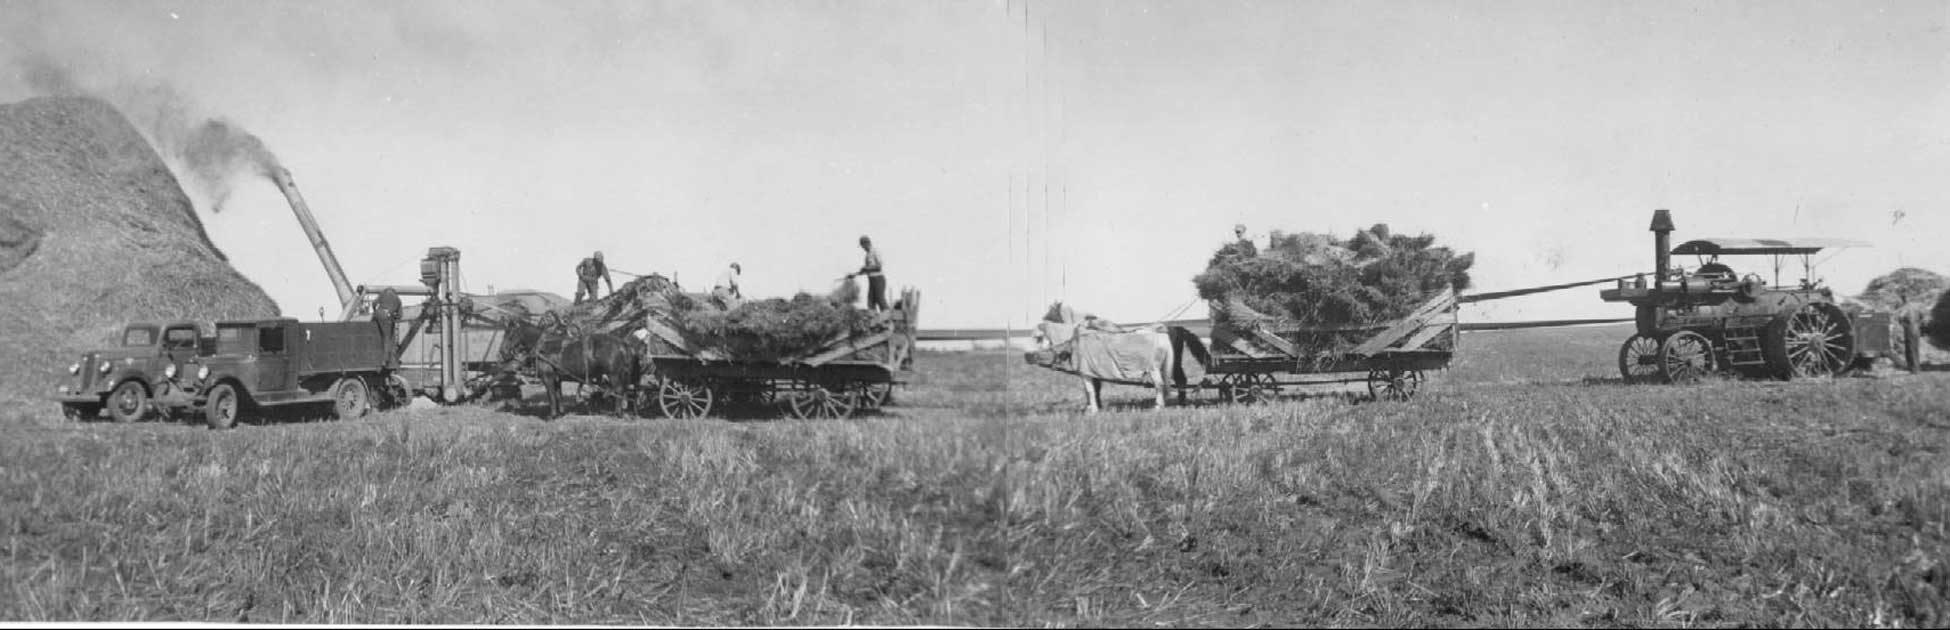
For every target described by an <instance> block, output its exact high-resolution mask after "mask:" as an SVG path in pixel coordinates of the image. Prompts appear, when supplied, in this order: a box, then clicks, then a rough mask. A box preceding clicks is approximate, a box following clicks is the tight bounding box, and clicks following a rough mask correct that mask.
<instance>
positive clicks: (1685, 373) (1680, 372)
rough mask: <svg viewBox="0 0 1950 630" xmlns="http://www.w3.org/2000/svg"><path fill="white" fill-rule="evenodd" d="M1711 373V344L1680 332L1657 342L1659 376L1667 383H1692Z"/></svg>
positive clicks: (1693, 333) (1704, 338) (1699, 336)
mask: <svg viewBox="0 0 1950 630" xmlns="http://www.w3.org/2000/svg"><path fill="white" fill-rule="evenodd" d="M1711 371H1713V344H1711V343H1708V342H1707V341H1706V337H1705V336H1704V335H1701V334H1699V333H1696V332H1693V331H1690V330H1682V331H1679V332H1676V333H1673V334H1672V335H1671V336H1668V337H1666V339H1665V341H1661V342H1659V376H1660V377H1662V378H1664V379H1665V380H1666V382H1668V383H1692V382H1696V381H1698V380H1699V379H1700V378H1701V377H1703V376H1706V373H1707V372H1711Z"/></svg>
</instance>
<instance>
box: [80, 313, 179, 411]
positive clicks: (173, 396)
mask: <svg viewBox="0 0 1950 630" xmlns="http://www.w3.org/2000/svg"><path fill="white" fill-rule="evenodd" d="M202 330H204V328H203V326H202V325H200V324H198V323H197V322H193V321H167V322H135V323H131V324H129V325H127V326H125V327H123V328H122V332H121V334H119V335H117V336H116V337H115V341H116V343H115V345H113V346H111V347H108V348H103V349H100V350H94V351H90V352H86V353H83V354H82V356H81V359H80V360H79V361H76V362H75V363H74V364H73V365H70V366H68V379H67V382H65V383H63V384H61V386H60V387H59V388H58V389H57V390H56V391H55V398H56V399H57V400H59V401H60V403H61V411H62V413H63V415H66V416H67V417H69V418H94V417H96V416H98V415H100V414H101V413H102V411H104V410H106V411H107V412H108V415H109V417H110V418H113V419H114V420H115V421H117V422H134V421H137V420H142V419H144V418H147V417H149V416H150V415H152V414H154V413H155V412H157V411H160V410H169V409H173V408H177V407H180V406H181V405H182V404H184V403H187V402H189V400H190V399H191V397H192V396H193V391H192V389H191V387H190V386H191V384H192V383H193V381H194V380H195V374H196V373H197V372H198V371H199V370H201V369H202V362H203V360H204V359H205V358H206V357H207V356H208V355H209V353H210V351H211V350H212V349H213V345H212V342H213V340H212V339H211V338H209V337H206V336H205V335H203V334H202Z"/></svg>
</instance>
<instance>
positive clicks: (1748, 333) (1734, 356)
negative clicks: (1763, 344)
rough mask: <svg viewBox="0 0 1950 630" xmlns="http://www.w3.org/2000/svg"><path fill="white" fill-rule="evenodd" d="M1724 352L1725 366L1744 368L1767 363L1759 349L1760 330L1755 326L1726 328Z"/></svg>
mask: <svg viewBox="0 0 1950 630" xmlns="http://www.w3.org/2000/svg"><path fill="white" fill-rule="evenodd" d="M1726 351H1727V352H1726V357H1727V365H1732V366H1739V367H1745V366H1751V365H1763V364H1766V363H1767V357H1766V355H1765V354H1764V353H1762V352H1761V349H1760V328H1759V327H1756V326H1729V327H1727V328H1726Z"/></svg>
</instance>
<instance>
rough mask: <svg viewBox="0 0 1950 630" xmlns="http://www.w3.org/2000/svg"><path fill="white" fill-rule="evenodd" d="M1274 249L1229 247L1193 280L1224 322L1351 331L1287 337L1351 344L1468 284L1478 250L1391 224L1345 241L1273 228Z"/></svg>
mask: <svg viewBox="0 0 1950 630" xmlns="http://www.w3.org/2000/svg"><path fill="white" fill-rule="evenodd" d="M1270 241H1271V242H1270V243H1269V246H1268V247H1267V248H1266V249H1265V250H1264V251H1258V250H1257V249H1256V248H1254V247H1252V246H1251V244H1250V243H1228V244H1226V245H1225V246H1223V247H1221V248H1220V249H1219V251H1218V252H1216V253H1215V254H1213V256H1212V260H1211V262H1209V263H1208V264H1207V265H1206V269H1205V271H1204V272H1203V273H1200V274H1199V275H1197V276H1196V277H1194V278H1192V283H1193V284H1194V285H1195V286H1197V287H1198V293H1199V297H1201V298H1203V299H1205V300H1207V303H1208V304H1209V305H1210V307H1211V312H1212V318H1213V320H1214V321H1215V322H1217V323H1220V324H1227V325H1234V326H1242V327H1260V328H1264V329H1268V330H1275V331H1279V330H1286V331H1292V330H1296V329H1303V328H1307V329H1318V328H1342V329H1346V330H1342V331H1340V332H1319V333H1301V334H1291V335H1283V336H1286V337H1287V338H1288V340H1289V341H1292V342H1294V343H1296V344H1297V345H1299V346H1300V347H1302V348H1303V349H1305V350H1306V351H1309V352H1313V353H1320V354H1333V353H1336V352H1339V351H1342V350H1346V349H1351V348H1352V347H1353V346H1355V345H1358V344H1359V343H1361V342H1362V341H1364V340H1365V339H1367V338H1368V337H1369V336H1371V335H1372V334H1373V333H1374V332H1375V331H1374V330H1364V329H1362V327H1364V326H1374V327H1378V326H1381V325H1383V324H1386V323H1388V322H1391V321H1395V320H1399V319H1401V318H1403V317H1406V316H1408V315H1409V314H1411V313H1412V312H1413V311H1414V310H1415V308H1416V307H1418V306H1421V305H1422V304H1423V303H1425V302H1427V301H1428V300H1429V299H1430V298H1432V297H1434V296H1435V294H1436V293H1438V292H1440V291H1442V290H1443V289H1445V288H1451V287H1453V288H1454V289H1456V290H1462V289H1465V288H1468V287H1469V283H1470V278H1469V268H1470V266H1471V265H1473V264H1474V262H1475V255H1474V254H1460V255H1458V254H1456V253H1455V252H1454V251H1453V250H1451V249H1449V248H1448V247H1443V246H1438V245H1436V244H1435V237H1433V236H1429V235H1420V236H1406V235H1401V234H1394V233H1391V232H1390V231H1389V229H1388V226H1387V225H1386V224H1376V225H1374V226H1373V227H1370V228H1368V229H1365V230H1360V231H1358V232H1356V233H1355V234H1354V235H1352V236H1350V237H1349V238H1346V239H1340V238H1335V237H1333V236H1331V235H1326V234H1315V233H1297V234H1288V233H1282V232H1274V233H1273V235H1272V238H1271V239H1270Z"/></svg>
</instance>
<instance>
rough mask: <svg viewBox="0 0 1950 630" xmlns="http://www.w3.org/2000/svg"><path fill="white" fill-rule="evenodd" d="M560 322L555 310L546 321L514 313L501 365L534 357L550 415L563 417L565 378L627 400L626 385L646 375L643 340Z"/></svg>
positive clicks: (510, 365)
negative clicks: (572, 327) (576, 328)
mask: <svg viewBox="0 0 1950 630" xmlns="http://www.w3.org/2000/svg"><path fill="white" fill-rule="evenodd" d="M559 322H560V320H559V319H556V318H555V317H554V316H553V314H550V315H549V316H545V317H544V323H543V324H535V323H531V322H529V321H527V320H525V319H520V318H515V319H510V320H509V321H508V327H507V334H506V335H505V336H504V337H503V338H502V342H501V361H502V365H503V366H504V367H503V369H508V370H513V369H515V368H517V367H518V366H520V365H522V364H526V363H529V362H531V361H532V362H533V364H534V366H535V375H536V376H537V377H539V378H540V379H541V381H542V384H543V385H544V386H545V387H547V389H548V409H549V415H548V417H549V419H551V420H553V419H555V418H559V417H562V382H563V381H572V382H575V383H577V384H578V385H594V386H596V387H598V388H599V389H600V390H601V391H602V392H603V393H604V394H606V395H608V396H610V397H612V398H614V399H616V400H619V401H624V400H628V397H627V396H626V390H627V388H629V387H631V386H633V385H635V384H636V382H637V379H638V378H640V377H641V376H642V375H643V363H644V361H643V356H644V353H643V348H642V347H640V346H641V345H642V342H640V341H638V340H637V339H635V338H633V337H625V336H617V335H612V334H609V333H578V332H575V331H573V330H570V329H569V328H568V327H567V326H563V325H561V324H560V323H559ZM578 389H580V388H578Z"/></svg>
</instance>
